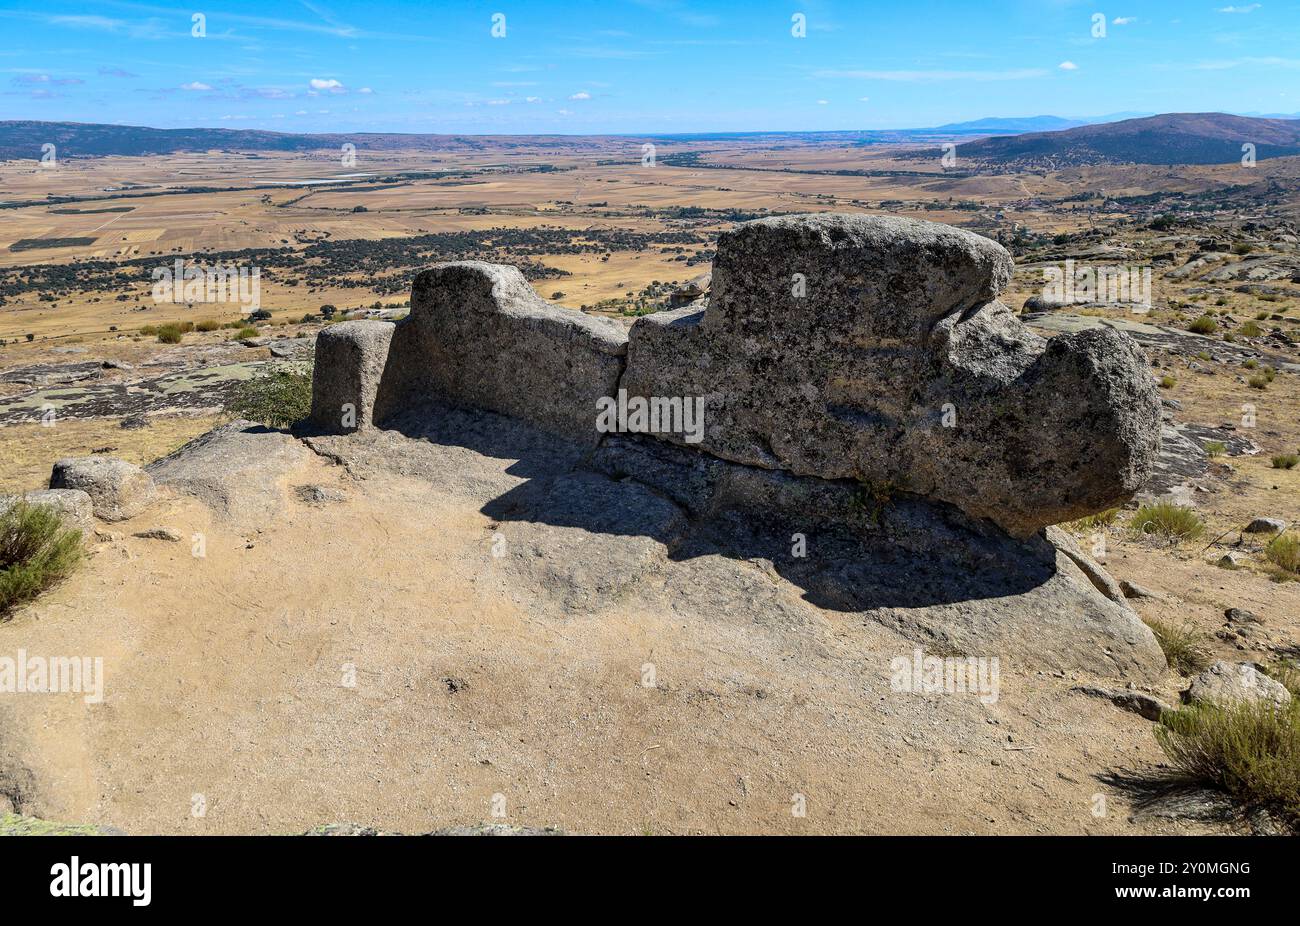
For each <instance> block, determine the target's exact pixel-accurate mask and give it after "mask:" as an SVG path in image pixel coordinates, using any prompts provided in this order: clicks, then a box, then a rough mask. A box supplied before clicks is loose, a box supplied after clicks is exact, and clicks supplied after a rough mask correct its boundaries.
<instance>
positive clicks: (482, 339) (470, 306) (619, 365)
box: [375, 261, 627, 442]
mask: <svg viewBox="0 0 1300 926" xmlns="http://www.w3.org/2000/svg"><path fill="white" fill-rule="evenodd" d="M626 351H627V341H626V336H625V334H624V331H623V329H622V328H621V327H620V326H619V325H617V324H616V323H614V322H612V321H609V320H608V319H603V318H592V317H589V316H586V315H582V314H581V313H578V312H573V311H570V310H568V309H563V308H560V307H558V306H553V305H550V304H549V303H547V302H545V301H544V300H543V299H542V298H541V297H540V296H538V295H537V294H536V293H535V292H534V291H533V288H532V287H531V286H529V285H528V281H527V280H525V279H524V277H523V274H521V273H520V272H519V271H518V270H517V269H516V268H514V267H507V266H502V265H500V264H486V263H482V262H480V261H462V262H458V263H449V264H440V265H438V266H437V267H434V268H433V269H432V270H426V271H425V272H423V273H421V274H419V275H418V276H417V277H416V278H415V282H414V284H413V285H412V287H411V314H410V316H408V317H407V318H406V319H404V320H403V321H402V322H400V323H399V324H398V325H397V328H396V330H395V331H394V333H393V340H392V346H391V347H390V349H389V352H388V362H387V366H386V367H385V370H384V376H383V379H382V381H381V382H380V386H379V394H378V396H377V398H376V403H375V417H376V418H377V419H379V420H382V419H383V418H384V417H386V416H389V415H391V414H393V413H394V412H397V411H400V410H402V409H403V408H406V407H407V406H409V405H412V404H418V403H419V402H420V401H423V400H425V399H428V398H430V397H435V398H438V399H441V400H444V401H449V402H453V403H455V404H458V405H465V406H469V407H472V408H482V409H487V410H489V411H495V412H500V413H502V414H505V415H511V416H512V417H516V418H521V419H523V420H525V421H530V422H533V423H535V424H537V425H539V426H541V427H543V428H545V429H547V430H549V431H552V432H554V433H557V434H563V435H565V436H568V437H573V438H576V439H580V440H588V441H592V442H594V441H595V439H596V438H597V437H598V434H597V432H596V430H595V425H594V422H595V419H596V400H597V399H599V398H600V397H602V396H608V395H610V394H612V393H613V392H614V391H615V390H616V389H617V386H618V378H619V375H620V374H621V373H622V371H623V355H624V354H625V353H626Z"/></svg>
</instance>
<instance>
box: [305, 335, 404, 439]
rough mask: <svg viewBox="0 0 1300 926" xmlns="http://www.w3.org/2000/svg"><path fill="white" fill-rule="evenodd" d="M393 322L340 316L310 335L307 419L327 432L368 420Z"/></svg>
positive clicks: (363, 425)
mask: <svg viewBox="0 0 1300 926" xmlns="http://www.w3.org/2000/svg"><path fill="white" fill-rule="evenodd" d="M392 339H393V323H392V322H380V321H357V322H340V323H339V324H337V325H330V326H329V327H328V328H325V329H324V330H322V331H321V333H320V334H319V335H317V336H316V365H315V367H314V368H313V370H312V384H311V421H312V423H313V424H314V425H315V426H316V427H317V428H319V429H320V430H322V431H325V432H326V433H330V434H346V433H347V432H349V431H357V430H364V429H365V428H368V427H370V426H371V425H372V424H373V423H374V420H373V418H374V409H375V395H376V394H377V393H378V391H379V380H380V378H381V377H382V376H383V373H384V365H385V363H387V360H388V348H389V344H390V342H391V341H392Z"/></svg>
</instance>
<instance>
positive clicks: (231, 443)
mask: <svg viewBox="0 0 1300 926" xmlns="http://www.w3.org/2000/svg"><path fill="white" fill-rule="evenodd" d="M310 456H311V451H309V450H308V449H307V448H305V447H304V446H303V445H302V444H301V443H300V442H299V441H298V440H296V439H295V438H294V437H292V436H290V435H289V434H286V433H285V432H283V431H276V430H273V429H271V428H267V427H264V426H262V425H260V424H256V423H255V422H252V421H246V420H242V419H241V420H237V421H232V422H231V423H229V424H226V425H223V426H221V427H219V428H216V429H215V430H212V431H209V432H208V433H207V434H204V435H202V436H201V437H197V438H195V439H194V440H192V441H190V442H189V443H188V444H186V445H185V446H184V447H181V448H180V449H179V450H177V451H175V452H174V453H172V454H170V455H168V456H165V457H163V458H162V459H160V460H156V461H154V462H153V463H150V464H149V466H148V467H146V469H147V471H148V473H149V474H150V475H151V476H152V477H153V479H154V481H155V482H156V483H157V484H158V485H160V486H169V487H171V488H172V489H174V490H176V491H178V492H181V493H183V494H186V495H192V496H194V497H196V498H198V499H199V500H200V501H202V502H203V503H204V504H206V505H207V506H208V507H210V508H212V509H213V511H215V512H216V513H217V515H218V516H220V517H223V518H226V519H229V520H231V521H234V522H237V523H241V524H258V523H261V522H263V521H265V520H267V519H268V518H272V517H274V516H275V514H276V513H277V512H278V511H279V510H280V508H281V506H282V505H283V504H284V502H285V497H286V491H285V488H284V486H283V482H284V480H285V479H286V478H287V477H288V475H289V474H290V473H291V472H292V470H293V468H294V467H295V466H297V465H298V464H300V463H303V462H305V461H306V460H307V459H309V458H310Z"/></svg>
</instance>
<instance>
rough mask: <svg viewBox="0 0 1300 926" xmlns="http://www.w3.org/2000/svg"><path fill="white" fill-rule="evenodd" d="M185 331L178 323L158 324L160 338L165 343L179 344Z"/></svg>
mask: <svg viewBox="0 0 1300 926" xmlns="http://www.w3.org/2000/svg"><path fill="white" fill-rule="evenodd" d="M184 334H185V332H183V331H182V330H181V326H180V325H177V324H167V325H159V326H158V340H159V341H160V342H161V343H163V344H179V343H181V338H182V337H183V336H184Z"/></svg>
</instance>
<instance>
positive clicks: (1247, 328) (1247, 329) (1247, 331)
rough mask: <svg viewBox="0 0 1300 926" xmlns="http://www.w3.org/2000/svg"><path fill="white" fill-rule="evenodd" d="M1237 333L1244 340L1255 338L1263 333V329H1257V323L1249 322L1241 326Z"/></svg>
mask: <svg viewBox="0 0 1300 926" xmlns="http://www.w3.org/2000/svg"><path fill="white" fill-rule="evenodd" d="M1237 333H1238V334H1240V335H1241V336H1242V337H1245V338H1257V337H1259V336H1260V335H1261V334H1263V333H1264V329H1263V328H1261V327H1259V323H1258V322H1254V321H1249V322H1246V323H1245V324H1244V325H1242V326H1241V330H1240V331H1238V332H1237Z"/></svg>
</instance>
